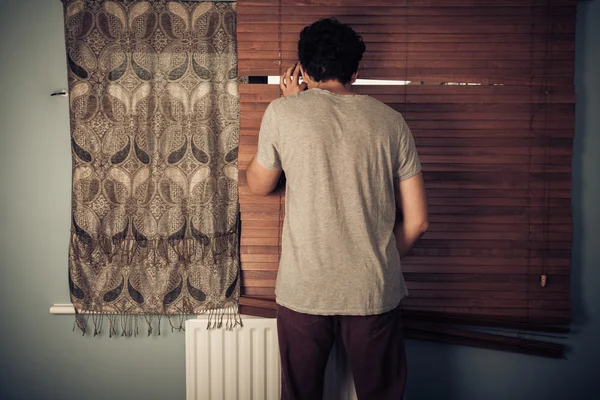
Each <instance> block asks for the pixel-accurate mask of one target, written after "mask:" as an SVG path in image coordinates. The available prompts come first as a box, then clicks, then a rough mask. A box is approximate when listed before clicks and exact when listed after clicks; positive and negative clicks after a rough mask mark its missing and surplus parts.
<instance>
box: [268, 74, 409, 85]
mask: <svg viewBox="0 0 600 400" xmlns="http://www.w3.org/2000/svg"><path fill="white" fill-rule="evenodd" d="M300 80H301V81H302V78H300ZM267 83H268V84H269V85H279V77H278V76H269V77H268V80H267ZM410 83H411V81H391V80H389V81H388V80H385V79H357V80H356V82H354V85H409V84H410Z"/></svg>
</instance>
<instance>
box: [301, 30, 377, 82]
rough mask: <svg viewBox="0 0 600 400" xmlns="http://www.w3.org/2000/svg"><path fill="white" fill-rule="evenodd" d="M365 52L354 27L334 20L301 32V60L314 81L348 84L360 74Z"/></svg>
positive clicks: (360, 38)
mask: <svg viewBox="0 0 600 400" xmlns="http://www.w3.org/2000/svg"><path fill="white" fill-rule="evenodd" d="M365 49H366V47H365V44H364V43H363V40H362V37H360V35H358V34H357V33H356V32H355V31H354V30H353V29H352V28H350V27H349V26H348V25H345V24H342V23H341V22H339V21H338V20H336V19H335V18H325V19H320V20H318V21H317V22H315V23H313V24H312V25H309V26H307V27H305V28H304V29H302V32H300V40H299V41H298V59H299V60H300V64H301V65H302V67H303V68H304V71H305V72H306V73H308V75H310V77H311V78H312V79H313V80H315V81H317V82H323V81H329V80H336V81H339V82H341V83H343V84H347V83H349V82H350V81H351V80H352V75H353V74H354V73H355V72H356V71H358V64H359V63H360V60H361V59H362V56H363V53H364V52H365Z"/></svg>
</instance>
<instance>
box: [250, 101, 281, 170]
mask: <svg viewBox="0 0 600 400" xmlns="http://www.w3.org/2000/svg"><path fill="white" fill-rule="evenodd" d="M256 162H258V163H259V164H260V165H262V166H263V167H265V168H266V169H280V168H281V158H280V156H279V128H278V126H277V121H276V115H275V110H274V107H273V103H271V104H269V106H268V107H267V110H266V111H265V115H263V118H262V122H261V124H260V131H259V133H258V151H257V154H256Z"/></svg>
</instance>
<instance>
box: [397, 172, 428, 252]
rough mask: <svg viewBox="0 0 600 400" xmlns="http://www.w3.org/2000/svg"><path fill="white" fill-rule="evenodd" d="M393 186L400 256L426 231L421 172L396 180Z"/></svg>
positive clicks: (425, 200) (423, 188) (425, 205)
mask: <svg viewBox="0 0 600 400" xmlns="http://www.w3.org/2000/svg"><path fill="white" fill-rule="evenodd" d="M395 186H396V187H395V197H396V207H397V209H398V214H399V215H398V216H397V217H396V224H395V226H394V234H395V236H396V245H397V246H398V251H399V253H400V257H402V256H404V255H405V254H406V253H408V251H409V250H410V249H411V248H412V246H413V245H414V244H415V243H416V241H417V240H419V238H420V237H421V236H422V235H423V234H424V233H425V232H426V231H427V228H428V220H427V198H426V195H425V184H424V183H423V175H422V174H421V173H418V174H417V175H415V176H413V177H411V178H409V179H406V180H403V181H400V182H396V185H395Z"/></svg>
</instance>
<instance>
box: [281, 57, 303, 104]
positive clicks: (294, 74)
mask: <svg viewBox="0 0 600 400" xmlns="http://www.w3.org/2000/svg"><path fill="white" fill-rule="evenodd" d="M279 87H280V88H281V91H282V92H283V96H284V97H286V96H289V95H292V94H296V93H300V92H303V91H305V90H306V88H307V87H308V86H307V85H306V82H302V83H300V63H296V64H292V65H291V66H290V67H289V68H288V70H287V71H286V72H285V73H284V74H283V75H281V78H280V79H279Z"/></svg>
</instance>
